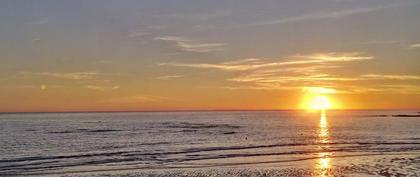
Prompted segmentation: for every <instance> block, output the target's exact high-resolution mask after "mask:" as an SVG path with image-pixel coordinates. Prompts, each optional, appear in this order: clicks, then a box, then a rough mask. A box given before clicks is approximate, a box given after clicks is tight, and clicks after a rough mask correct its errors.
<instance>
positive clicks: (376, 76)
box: [361, 74, 420, 80]
mask: <svg viewBox="0 0 420 177" xmlns="http://www.w3.org/2000/svg"><path fill="white" fill-rule="evenodd" d="M361 77H363V78H367V79H392V80H420V76H416V75H387V74H364V75H361Z"/></svg>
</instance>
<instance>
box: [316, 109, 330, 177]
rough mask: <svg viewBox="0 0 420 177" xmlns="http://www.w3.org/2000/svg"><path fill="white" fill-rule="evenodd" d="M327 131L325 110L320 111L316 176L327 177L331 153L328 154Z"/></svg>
mask: <svg viewBox="0 0 420 177" xmlns="http://www.w3.org/2000/svg"><path fill="white" fill-rule="evenodd" d="M329 142H330V138H329V130H328V121H327V115H326V111H325V110H321V117H320V120H319V129H318V143H319V144H320V145H319V148H320V152H319V153H318V154H317V156H318V157H319V159H318V161H317V164H316V170H317V174H319V176H322V177H326V176H329V175H328V171H329V169H330V168H331V158H330V156H331V152H328V150H326V149H328V148H329V144H328V143H329Z"/></svg>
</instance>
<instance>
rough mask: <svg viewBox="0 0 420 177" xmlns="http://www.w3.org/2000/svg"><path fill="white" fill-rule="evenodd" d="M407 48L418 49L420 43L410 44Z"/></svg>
mask: <svg viewBox="0 0 420 177" xmlns="http://www.w3.org/2000/svg"><path fill="white" fill-rule="evenodd" d="M408 48H410V49H414V48H420V43H417V44H411V45H410V46H408Z"/></svg>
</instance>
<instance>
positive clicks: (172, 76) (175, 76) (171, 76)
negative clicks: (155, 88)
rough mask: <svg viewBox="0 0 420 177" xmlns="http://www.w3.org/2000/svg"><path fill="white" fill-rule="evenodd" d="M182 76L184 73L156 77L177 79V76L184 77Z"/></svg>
mask: <svg viewBox="0 0 420 177" xmlns="http://www.w3.org/2000/svg"><path fill="white" fill-rule="evenodd" d="M182 77H184V75H166V76H158V77H156V79H159V80H170V79H177V78H182Z"/></svg>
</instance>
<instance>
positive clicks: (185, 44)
mask: <svg viewBox="0 0 420 177" xmlns="http://www.w3.org/2000/svg"><path fill="white" fill-rule="evenodd" d="M154 39H155V40H157V41H164V42H171V43H174V44H175V46H176V47H177V48H178V49H179V50H182V51H186V52H201V53H205V52H214V51H223V50H224V46H225V45H226V44H224V43H201V42H196V41H193V40H190V39H187V38H183V37H178V36H162V37H155V38H154Z"/></svg>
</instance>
